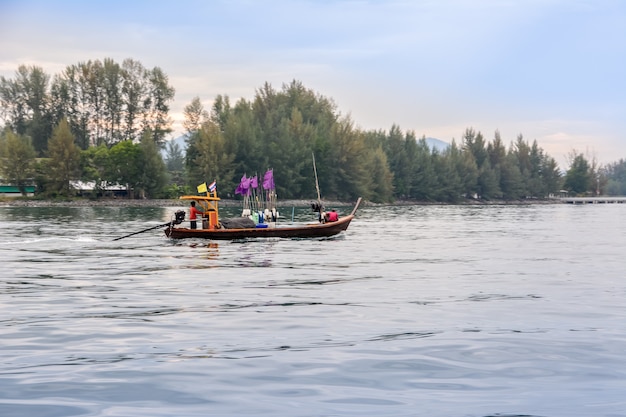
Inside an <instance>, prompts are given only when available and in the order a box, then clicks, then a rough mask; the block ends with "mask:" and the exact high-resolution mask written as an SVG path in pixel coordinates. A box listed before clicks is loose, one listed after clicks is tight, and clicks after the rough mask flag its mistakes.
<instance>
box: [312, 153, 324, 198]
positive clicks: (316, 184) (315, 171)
mask: <svg viewBox="0 0 626 417" xmlns="http://www.w3.org/2000/svg"><path fill="white" fill-rule="evenodd" d="M311 155H313V172H314V173H315V188H316V189H317V202H318V203H319V205H320V207H321V206H322V198H321V197H320V184H319V182H318V181H317V167H316V166H315V152H311Z"/></svg>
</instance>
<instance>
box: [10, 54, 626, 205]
mask: <svg viewBox="0 0 626 417" xmlns="http://www.w3.org/2000/svg"><path fill="white" fill-rule="evenodd" d="M174 95H175V89H174V87H173V86H171V85H170V83H169V79H168V76H167V74H165V73H164V72H163V71H162V70H161V69H160V68H158V67H155V68H152V69H148V68H145V67H144V66H143V65H142V64H141V63H140V62H138V61H136V60H133V59H126V60H124V61H123V62H122V63H121V64H119V63H117V62H115V61H114V60H112V59H108V58H106V59H104V60H103V61H99V60H95V61H87V62H81V63H78V64H75V65H70V66H68V67H66V68H65V70H64V71H62V72H61V73H59V74H55V75H53V76H51V75H49V74H46V73H45V72H44V70H43V69H42V68H40V67H36V66H25V65H22V66H20V67H19V68H18V69H17V71H16V73H15V76H14V78H5V77H0V129H1V133H0V177H1V179H2V182H4V183H5V184H12V185H17V186H19V187H21V189H22V190H24V187H26V186H27V185H32V184H34V185H36V190H37V191H36V197H39V198H57V197H64V198H69V197H74V196H75V195H76V191H75V190H74V189H73V188H72V186H71V184H72V181H77V180H80V181H84V182H88V181H93V182H95V184H97V187H96V189H95V190H94V191H93V195H91V196H90V197H97V196H99V195H101V194H102V193H101V192H100V191H99V189H98V187H104V185H106V184H122V185H124V186H125V187H127V190H128V196H129V198H176V197H178V196H180V195H182V194H186V193H190V192H192V193H193V192H195V188H196V185H198V184H201V183H204V182H211V181H213V180H216V181H217V184H218V192H219V194H220V196H221V197H224V198H229V197H233V196H234V190H235V188H236V186H237V184H238V183H239V179H240V178H241V176H242V175H244V174H246V175H248V176H252V175H256V174H262V173H263V172H265V170H267V169H273V170H274V176H275V179H276V189H277V194H278V196H279V198H282V199H310V198H313V197H314V196H316V189H315V182H314V177H313V165H312V155H315V161H316V165H317V172H318V173H319V186H320V189H321V192H322V196H323V197H324V198H325V199H335V200H339V201H352V200H355V199H356V198H357V197H363V198H364V199H366V200H369V201H372V202H380V203H386V202H393V201H395V200H398V199H401V200H411V201H419V202H446V203H456V202H460V201H462V200H464V199H467V198H471V199H480V200H485V201H492V200H520V199H528V198H536V199H543V198H547V197H549V196H552V195H557V194H559V192H561V190H566V191H567V192H568V193H570V195H596V194H603V195H626V161H624V160H623V159H620V160H619V161H617V162H614V163H611V164H608V165H606V166H600V165H599V164H597V162H596V161H595V160H594V158H593V157H589V156H588V155H585V154H583V153H581V152H577V151H575V150H572V152H571V153H570V155H569V158H568V159H569V161H568V162H569V167H567V169H566V171H565V172H563V171H562V170H561V169H560V168H559V167H558V165H557V163H556V161H555V159H554V158H552V157H551V156H550V155H548V154H547V153H546V152H545V151H544V150H543V149H542V148H541V147H540V145H539V144H538V143H537V141H532V142H529V141H528V140H526V139H525V138H524V137H523V136H522V134H520V135H518V136H517V137H516V138H501V136H500V133H499V132H498V131H495V132H494V133H493V136H492V137H491V138H486V137H485V136H484V135H483V134H482V133H481V132H480V131H475V130H474V129H473V128H472V127H468V128H467V129H466V130H465V132H460V133H461V137H460V138H459V141H458V142H457V141H456V140H455V139H453V140H451V143H450V146H448V147H447V148H446V149H444V150H437V149H434V148H432V147H431V146H430V145H429V144H428V143H427V141H426V138H424V137H421V138H418V137H417V136H416V135H415V133H414V132H413V131H403V130H402V129H401V127H400V126H397V125H392V126H391V127H390V129H389V130H388V131H386V130H370V131H367V130H363V129H360V128H358V127H357V126H355V123H354V122H353V121H352V120H351V119H350V117H349V116H345V115H342V114H341V113H340V112H339V110H338V108H337V106H336V104H335V103H334V102H333V100H332V99H330V98H328V97H325V96H322V95H320V94H319V93H316V92H315V91H312V90H310V89H308V88H306V87H305V86H304V85H303V83H302V82H300V81H297V80H293V81H291V82H289V83H286V84H284V85H282V87H281V88H280V89H276V88H274V87H273V86H272V85H270V84H268V83H266V84H265V85H262V86H260V87H259V88H258V89H257V90H256V91H255V94H254V98H253V99H252V100H246V99H240V100H238V101H237V102H236V103H231V102H230V99H229V97H228V95H222V94H220V95H217V96H216V98H215V100H214V101H213V103H212V106H211V107H210V108H204V107H203V105H202V101H201V99H200V97H195V98H194V99H193V100H192V101H191V102H190V103H188V104H187V105H186V106H185V109H184V113H185V121H184V129H185V131H186V132H185V137H186V145H187V146H186V148H185V149H184V150H183V149H182V148H181V147H180V146H179V145H178V144H177V143H175V142H173V141H169V140H167V139H168V136H169V135H171V133H172V127H171V126H172V120H171V118H170V116H169V111H170V104H171V102H172V101H173V100H174ZM163 153H164V154H165V155H166V156H165V158H163V157H162V154H163Z"/></svg>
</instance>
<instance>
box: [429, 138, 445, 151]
mask: <svg viewBox="0 0 626 417" xmlns="http://www.w3.org/2000/svg"><path fill="white" fill-rule="evenodd" d="M426 143H427V144H428V146H430V148H431V149H437V150H438V151H439V152H443V151H445V150H446V149H448V146H450V144H449V143H448V142H444V141H442V140H439V139H436V138H426Z"/></svg>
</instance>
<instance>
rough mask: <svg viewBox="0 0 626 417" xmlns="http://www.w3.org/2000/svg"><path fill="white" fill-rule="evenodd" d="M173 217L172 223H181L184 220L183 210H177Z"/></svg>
mask: <svg viewBox="0 0 626 417" xmlns="http://www.w3.org/2000/svg"><path fill="white" fill-rule="evenodd" d="M174 217H175V219H174V224H181V223H182V222H183V221H185V211H184V210H178V211H177V212H176V213H174Z"/></svg>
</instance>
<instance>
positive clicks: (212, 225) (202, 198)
mask: <svg viewBox="0 0 626 417" xmlns="http://www.w3.org/2000/svg"><path fill="white" fill-rule="evenodd" d="M179 199H180V200H188V201H195V202H196V205H197V206H199V207H198V208H199V209H200V210H201V211H202V212H203V213H204V214H203V216H202V223H201V224H202V226H201V228H202V229H217V228H218V227H219V208H218V202H219V201H220V198H219V197H218V196H217V192H212V193H211V192H208V193H207V195H183V196H181V197H180V198H179Z"/></svg>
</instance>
